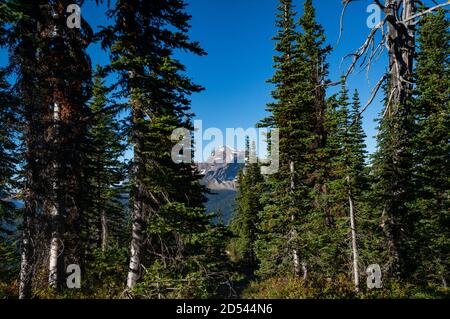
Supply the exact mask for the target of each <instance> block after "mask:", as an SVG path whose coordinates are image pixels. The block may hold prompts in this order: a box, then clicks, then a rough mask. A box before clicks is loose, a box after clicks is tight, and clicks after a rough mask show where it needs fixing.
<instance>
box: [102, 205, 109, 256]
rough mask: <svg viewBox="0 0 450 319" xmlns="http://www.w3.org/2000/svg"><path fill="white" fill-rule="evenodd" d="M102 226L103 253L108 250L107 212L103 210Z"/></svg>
mask: <svg viewBox="0 0 450 319" xmlns="http://www.w3.org/2000/svg"><path fill="white" fill-rule="evenodd" d="M101 224H102V251H106V249H107V248H108V220H107V218H106V212H105V211H104V210H102V214H101Z"/></svg>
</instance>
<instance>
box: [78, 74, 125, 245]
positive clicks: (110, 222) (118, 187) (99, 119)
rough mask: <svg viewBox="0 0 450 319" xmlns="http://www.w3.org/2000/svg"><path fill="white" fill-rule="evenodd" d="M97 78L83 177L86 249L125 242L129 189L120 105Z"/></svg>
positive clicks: (100, 79)
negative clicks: (124, 202) (126, 201)
mask: <svg viewBox="0 0 450 319" xmlns="http://www.w3.org/2000/svg"><path fill="white" fill-rule="evenodd" d="M97 72H98V74H97V75H96V77H95V80H94V86H93V98H92V103H91V106H90V108H91V113H92V117H91V118H90V120H89V122H88V125H87V126H88V129H87V138H86V140H87V146H86V147H87V150H86V151H85V153H86V159H85V163H84V165H83V166H84V167H83V169H84V174H83V178H84V180H85V183H86V185H85V186H84V193H85V195H84V199H85V203H86V204H85V214H84V221H85V222H84V224H85V228H84V231H85V232H86V234H85V235H84V236H85V237H87V238H88V242H87V243H86V244H87V247H86V248H87V250H88V251H91V250H92V249H93V248H94V249H95V248H101V250H102V251H103V252H105V251H106V250H107V249H108V247H109V246H110V245H114V244H118V243H121V244H123V243H124V242H125V239H124V237H125V232H126V231H127V227H126V215H125V213H126V210H125V207H124V204H123V201H124V200H125V198H123V196H124V193H125V191H126V188H125V183H126V180H125V179H126V175H125V164H124V162H123V160H121V158H122V157H123V155H124V151H125V143H124V139H123V132H122V131H123V130H122V127H121V125H120V124H121V122H120V121H119V115H118V110H117V108H114V107H112V106H111V105H110V104H111V102H110V100H109V99H108V94H109V93H110V92H109V89H108V88H107V87H106V86H105V83H104V80H103V79H102V78H101V76H100V75H99V73H100V70H98V71H97Z"/></svg>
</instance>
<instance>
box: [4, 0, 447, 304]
mask: <svg viewBox="0 0 450 319" xmlns="http://www.w3.org/2000/svg"><path fill="white" fill-rule="evenodd" d="M210 1H214V0H210ZM230 1H232V0H230ZM242 1H245V0H242ZM261 1H262V0H261ZM264 1H266V0H264ZM273 1H275V2H276V3H277V5H278V7H277V11H276V12H275V11H274V12H273V17H274V19H275V21H276V29H277V32H276V34H273V43H274V51H273V52H272V55H273V70H272V77H271V78H270V79H268V82H269V83H270V84H271V85H272V87H273V90H272V92H270V94H271V96H272V98H273V102H271V103H269V104H267V105H261V109H266V113H267V117H265V118H261V119H260V121H259V122H258V123H255V125H256V126H257V127H261V128H265V129H267V130H268V131H269V132H275V129H276V130H277V132H278V139H277V143H276V144H274V143H270V142H269V143H268V148H269V151H272V152H277V153H278V156H279V170H278V171H277V172H276V173H275V174H269V175H267V174H263V172H264V169H262V168H264V166H266V165H267V163H266V162H265V161H263V160H260V159H259V158H258V155H257V154H256V146H255V142H254V141H252V140H251V139H250V138H247V140H246V147H245V161H246V162H245V165H243V168H242V169H241V170H240V172H239V174H238V175H237V179H236V184H237V196H236V201H235V204H234V212H233V215H232V217H231V221H230V222H229V223H225V222H223V220H222V218H221V216H220V214H221V212H220V209H218V211H217V212H208V211H207V210H206V209H205V203H206V201H207V197H208V196H210V193H211V190H209V189H208V188H207V187H206V186H205V185H204V184H202V183H201V178H202V174H201V172H200V170H199V169H198V167H197V165H196V163H194V161H192V162H189V163H187V162H182V161H174V160H173V154H172V150H173V147H174V146H175V145H176V144H177V143H178V142H180V141H178V140H174V139H173V132H174V131H176V130H179V129H184V130H188V131H189V132H193V130H194V124H193V122H194V118H195V114H194V111H195V105H191V104H192V103H191V96H192V95H193V94H202V92H203V91H204V89H205V88H206V89H207V85H208V83H202V84H201V85H200V84H197V83H196V82H195V81H194V80H193V79H192V78H191V77H190V76H189V69H188V68H186V65H184V64H183V63H182V62H181V60H180V59H178V56H177V54H176V53H177V52H180V51H182V52H184V54H186V55H192V56H197V57H204V56H206V54H207V52H206V50H204V49H203V47H202V45H201V43H200V42H197V41H196V40H195V39H191V34H190V30H191V25H190V23H191V18H192V17H191V15H190V14H189V13H188V11H187V6H188V2H189V1H185V0H157V1H156V0H155V1H153V0H152V1H149V0H112V1H103V0H95V1H92V0H86V1H84V0H34V1H28V0H0V48H1V49H2V50H5V52H7V54H6V55H5V56H3V55H2V56H1V57H2V63H1V64H0V299H240V298H245V299H378V298H380V299H391V298H392V299H398V298H405V299H410V298H427V299H447V298H450V288H449V287H448V284H449V281H450V67H449V62H450V58H449V57H450V42H449V41H450V32H449V31H450V30H449V19H448V13H449V10H448V9H449V8H448V6H449V5H450V2H449V1H446V0H440V1H434V0H433V1H424V2H421V1H416V0H364V1H365V2H367V5H370V4H373V5H375V6H376V8H378V10H380V12H381V13H382V17H381V20H380V21H378V22H377V23H376V24H374V26H373V27H372V28H371V29H367V34H368V36H367V38H366V39H365V41H363V42H362V43H357V45H358V46H359V48H358V49H357V50H356V51H355V52H349V53H350V54H349V55H348V56H347V57H342V58H346V61H347V62H348V63H347V65H346V67H345V68H343V70H342V74H341V77H340V78H337V79H336V78H334V77H331V76H330V74H329V67H330V62H329V56H330V54H331V53H332V52H333V50H334V46H333V45H334V43H330V42H329V41H328V40H327V34H326V32H325V30H324V28H323V26H322V25H321V24H320V23H319V21H318V18H317V5H318V3H319V2H323V1H330V0H314V1H313V0H298V1H293V0H273ZM333 1H334V0H333ZM85 2H92V4H91V5H93V6H99V7H101V8H104V7H107V10H105V12H103V13H102V14H103V15H104V16H105V17H107V18H108V19H109V21H111V24H108V25H103V26H101V28H99V29H94V28H93V26H92V25H90V24H89V22H88V21H87V20H85V19H84V18H83V14H82V13H81V14H80V7H81V6H83V4H84V3H85ZM294 2H295V3H294ZM339 2H340V3H341V9H342V11H341V12H336V13H335V14H336V15H341V19H340V21H341V25H340V30H337V32H340V33H343V30H345V28H346V21H347V20H348V19H352V17H349V16H348V14H350V13H349V9H350V8H351V7H352V6H353V5H354V2H356V0H341V1H339ZM269 23H270V21H269ZM342 37H345V33H343V34H342ZM92 44H99V45H100V46H101V48H102V50H104V52H106V53H107V55H108V58H109V63H108V64H107V65H106V66H100V65H95V64H94V63H93V62H92V56H91V55H90V54H92V52H91V53H89V52H90V51H89V47H90V46H91V45H92ZM238 49H239V50H245V48H243V47H240V48H238ZM382 55H384V56H385V57H386V59H385V61H386V65H383V70H384V75H383V76H382V77H381V78H380V79H377V81H376V85H375V86H374V87H373V88H372V90H371V89H370V88H368V90H371V92H370V99H369V101H365V100H364V99H362V98H361V97H360V93H361V92H359V91H358V90H350V89H349V85H348V80H349V78H351V77H352V75H353V74H355V73H356V72H360V71H361V70H363V71H365V70H369V69H370V68H371V67H372V65H373V63H375V60H377V58H378V57H379V56H382ZM3 57H4V61H3ZM381 61H384V60H381ZM211 72H214V71H213V70H211ZM203 85H205V87H203ZM330 88H337V90H336V92H338V93H330ZM225 93H226V92H225ZM375 99H381V100H382V101H383V109H382V110H381V112H380V114H379V116H378V120H377V125H378V126H377V136H376V151H375V152H373V154H372V153H371V154H369V152H368V151H367V145H366V139H367V134H366V133H365V131H364V128H363V121H364V116H365V114H366V113H365V112H366V111H367V109H368V108H370V107H371V104H372V102H373V101H374V100H375ZM270 135H271V134H269V136H268V140H269V137H271V136H270ZM188 139H189V138H188ZM272 141H273V140H272ZM189 151H190V152H191V154H190V155H192V156H191V158H194V154H193V153H194V152H195V147H192V148H191V149H190V150H189Z"/></svg>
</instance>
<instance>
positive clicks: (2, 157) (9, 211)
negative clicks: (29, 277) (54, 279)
mask: <svg viewBox="0 0 450 319" xmlns="http://www.w3.org/2000/svg"><path fill="white" fill-rule="evenodd" d="M4 75H5V72H4V70H0V255H1V256H2V262H1V264H0V283H4V284H8V283H9V282H10V281H11V280H12V279H13V278H15V277H16V275H17V266H18V263H17V259H18V256H17V253H16V249H15V240H16V239H17V238H15V229H14V228H15V227H17V225H16V223H15V217H16V216H15V207H14V203H13V198H12V197H13V189H14V187H15V186H16V183H15V181H14V177H15V174H16V173H17V172H16V171H17V170H16V165H17V164H18V162H17V159H16V155H17V153H16V143H15V142H14V136H13V133H14V127H15V125H16V121H17V118H16V117H17V114H16V112H15V110H14V108H13V106H14V105H15V103H14V100H13V96H12V94H11V89H10V87H9V83H8V82H7V81H6V79H5V76H4Z"/></svg>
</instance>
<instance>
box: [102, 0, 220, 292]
mask: <svg viewBox="0 0 450 319" xmlns="http://www.w3.org/2000/svg"><path fill="white" fill-rule="evenodd" d="M185 6H186V4H185V3H184V2H183V1H181V0H164V1H158V2H157V3H156V2H149V1H142V0H133V1H122V0H120V1H117V2H116V4H115V7H114V8H113V9H112V10H111V11H110V12H109V16H110V17H111V18H113V19H114V21H115V23H114V25H113V26H111V27H109V28H106V29H105V30H104V31H103V32H102V34H101V35H102V37H103V45H104V46H105V47H109V48H110V49H111V65H110V69H111V70H112V71H116V72H117V74H118V75H119V82H118V84H119V85H120V86H121V88H122V90H121V95H122V96H123V97H126V98H128V100H129V103H128V105H127V109H128V110H129V113H130V114H131V116H130V118H129V121H128V122H129V127H128V132H129V140H130V142H131V143H132V145H133V149H134V158H133V166H134V168H133V174H132V190H131V205H132V206H131V219H132V236H131V237H132V240H131V258H130V268H129V273H128V280H127V287H128V288H135V290H134V292H135V293H138V294H141V295H145V296H147V297H158V298H161V297H167V296H187V295H189V296H191V297H192V296H195V295H196V294H200V295H202V294H204V293H205V291H208V290H210V288H211V286H214V284H217V282H218V281H217V280H211V281H210V282H208V280H206V279H207V278H208V277H209V276H210V275H211V274H212V273H214V271H212V269H216V268H217V265H218V259H216V258H220V256H221V254H218V255H217V256H214V255H213V254H215V253H217V251H214V249H212V247H215V246H214V244H213V242H214V240H215V239H217V238H218V236H220V235H219V234H218V233H217V229H211V226H210V225H209V222H210V216H208V215H206V214H205V212H204V208H203V202H204V200H205V198H204V196H203V192H204V189H203V187H202V186H200V184H199V182H198V180H199V178H200V176H199V175H198V173H197V172H196V169H195V167H194V166H193V165H192V164H190V163H174V162H173V161H172V159H171V150H172V147H173V145H174V142H173V141H171V134H172V132H173V131H174V130H175V129H178V128H185V129H192V123H191V118H192V114H191V113H190V110H189V104H190V102H189V99H188V95H190V94H191V93H194V92H199V91H201V89H202V88H201V87H199V86H198V85H195V84H193V83H192V82H191V80H190V79H189V78H188V77H186V76H184V75H183V74H182V72H183V71H184V69H185V68H184V66H183V65H182V64H181V63H180V62H179V61H177V60H176V59H175V58H174V57H173V52H174V50H177V49H181V50H185V51H187V52H191V53H193V54H197V55H203V54H205V52H204V51H203V50H202V49H201V48H200V46H199V44H198V43H196V42H192V41H190V40H189V37H188V35H187V33H188V30H189V20H190V16H189V15H188V14H186V13H185V12H184V9H185ZM169 30H170V31H169ZM216 235H217V236H216ZM141 265H143V266H144V267H141ZM216 270H217V269H216ZM217 273H218V274H221V273H222V272H220V271H219V272H217ZM139 279H142V280H141V282H140V284H139V285H138V286H136V284H137V283H138V281H139Z"/></svg>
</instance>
